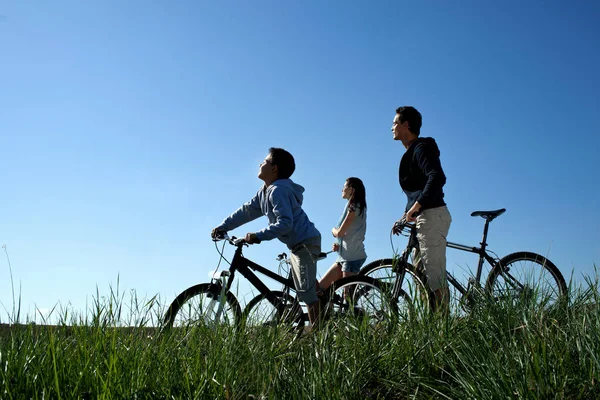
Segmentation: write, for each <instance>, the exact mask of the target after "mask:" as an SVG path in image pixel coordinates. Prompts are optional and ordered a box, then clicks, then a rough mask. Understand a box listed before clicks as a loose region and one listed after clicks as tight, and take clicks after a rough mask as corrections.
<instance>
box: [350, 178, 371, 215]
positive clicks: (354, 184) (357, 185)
mask: <svg viewBox="0 0 600 400" xmlns="http://www.w3.org/2000/svg"><path fill="white" fill-rule="evenodd" d="M346 185H347V186H348V187H351V188H352V189H354V192H353V193H352V197H351V198H350V201H351V202H352V204H354V205H355V206H356V207H357V208H358V209H359V210H360V211H359V213H358V214H359V215H362V214H363V213H364V212H365V211H366V210H367V191H366V190H365V185H364V184H363V181H361V180H360V179H359V178H355V177H350V178H348V179H346Z"/></svg>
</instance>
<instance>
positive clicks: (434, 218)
mask: <svg viewBox="0 0 600 400" xmlns="http://www.w3.org/2000/svg"><path fill="white" fill-rule="evenodd" d="M451 221H452V218H451V217H450V213H449V212H448V209H447V208H446V207H445V206H443V207H437V208H431V209H427V210H425V211H423V213H422V214H421V215H419V216H418V217H417V240H418V241H419V249H420V253H421V262H422V263H423V268H424V269H425V274H426V275H427V283H428V285H429V289H430V290H431V292H433V295H434V297H435V299H434V300H435V310H436V311H439V312H442V313H443V314H446V315H447V314H448V313H449V310H450V288H449V287H448V282H447V280H446V236H447V235H448V230H449V229H450V223H451Z"/></svg>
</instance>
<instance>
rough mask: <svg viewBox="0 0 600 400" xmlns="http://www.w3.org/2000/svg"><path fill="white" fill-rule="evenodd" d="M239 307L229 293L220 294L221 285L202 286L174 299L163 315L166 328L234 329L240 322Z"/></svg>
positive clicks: (188, 290)
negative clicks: (230, 327) (207, 327)
mask: <svg viewBox="0 0 600 400" xmlns="http://www.w3.org/2000/svg"><path fill="white" fill-rule="evenodd" d="M240 316H241V309H240V305H239V303H238V301H237V299H236V298H235V296H234V295H233V293H231V292H229V291H228V292H227V293H225V295H223V294H222V286H221V285H220V284H215V283H201V284H199V285H195V286H192V287H190V288H188V289H186V290H184V291H183V292H181V294H179V296H177V297H176V298H175V300H173V302H172V303H171V305H170V306H169V309H168V310H167V312H166V313H165V316H164V325H165V326H166V327H172V326H175V327H189V326H202V325H204V326H220V325H224V326H233V325H235V324H237V323H238V322H239V321H240Z"/></svg>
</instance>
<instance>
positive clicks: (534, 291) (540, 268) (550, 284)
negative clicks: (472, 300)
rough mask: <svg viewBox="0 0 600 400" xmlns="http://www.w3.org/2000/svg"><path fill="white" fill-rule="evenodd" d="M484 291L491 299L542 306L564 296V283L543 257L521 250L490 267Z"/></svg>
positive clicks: (544, 306)
mask: <svg viewBox="0 0 600 400" xmlns="http://www.w3.org/2000/svg"><path fill="white" fill-rule="evenodd" d="M486 291H487V292H488V293H489V294H490V295H491V297H492V299H494V300H500V301H502V300H508V301H514V300H518V301H521V302H522V301H526V302H528V303H529V304H535V305H537V306H539V307H542V308H547V307H551V306H553V305H555V304H556V303H557V302H558V301H559V300H560V299H563V298H566V297H567V291H568V289H567V284H566V283H565V279H564V278H563V276H562V274H561V273H560V271H559V270H558V268H556V266H555V265H554V264H553V263H552V262H551V261H550V260H548V259H547V258H546V257H543V256H540V255H539V254H535V253H530V252H527V251H522V252H518V253H512V254H509V255H507V256H505V257H503V258H502V259H500V261H498V263H496V265H495V266H494V268H492V271H491V272H490V275H489V277H488V280H487V283H486Z"/></svg>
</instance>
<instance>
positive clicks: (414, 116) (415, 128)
mask: <svg viewBox="0 0 600 400" xmlns="http://www.w3.org/2000/svg"><path fill="white" fill-rule="evenodd" d="M396 114H398V115H399V116H400V117H399V118H400V123H403V122H404V121H408V126H409V128H408V130H409V131H411V132H412V133H414V134H415V135H417V136H419V135H420V134H421V125H422V124H423V117H422V116H421V113H420V112H418V111H417V109H416V108H414V107H412V106H402V107H398V108H397V109H396Z"/></svg>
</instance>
